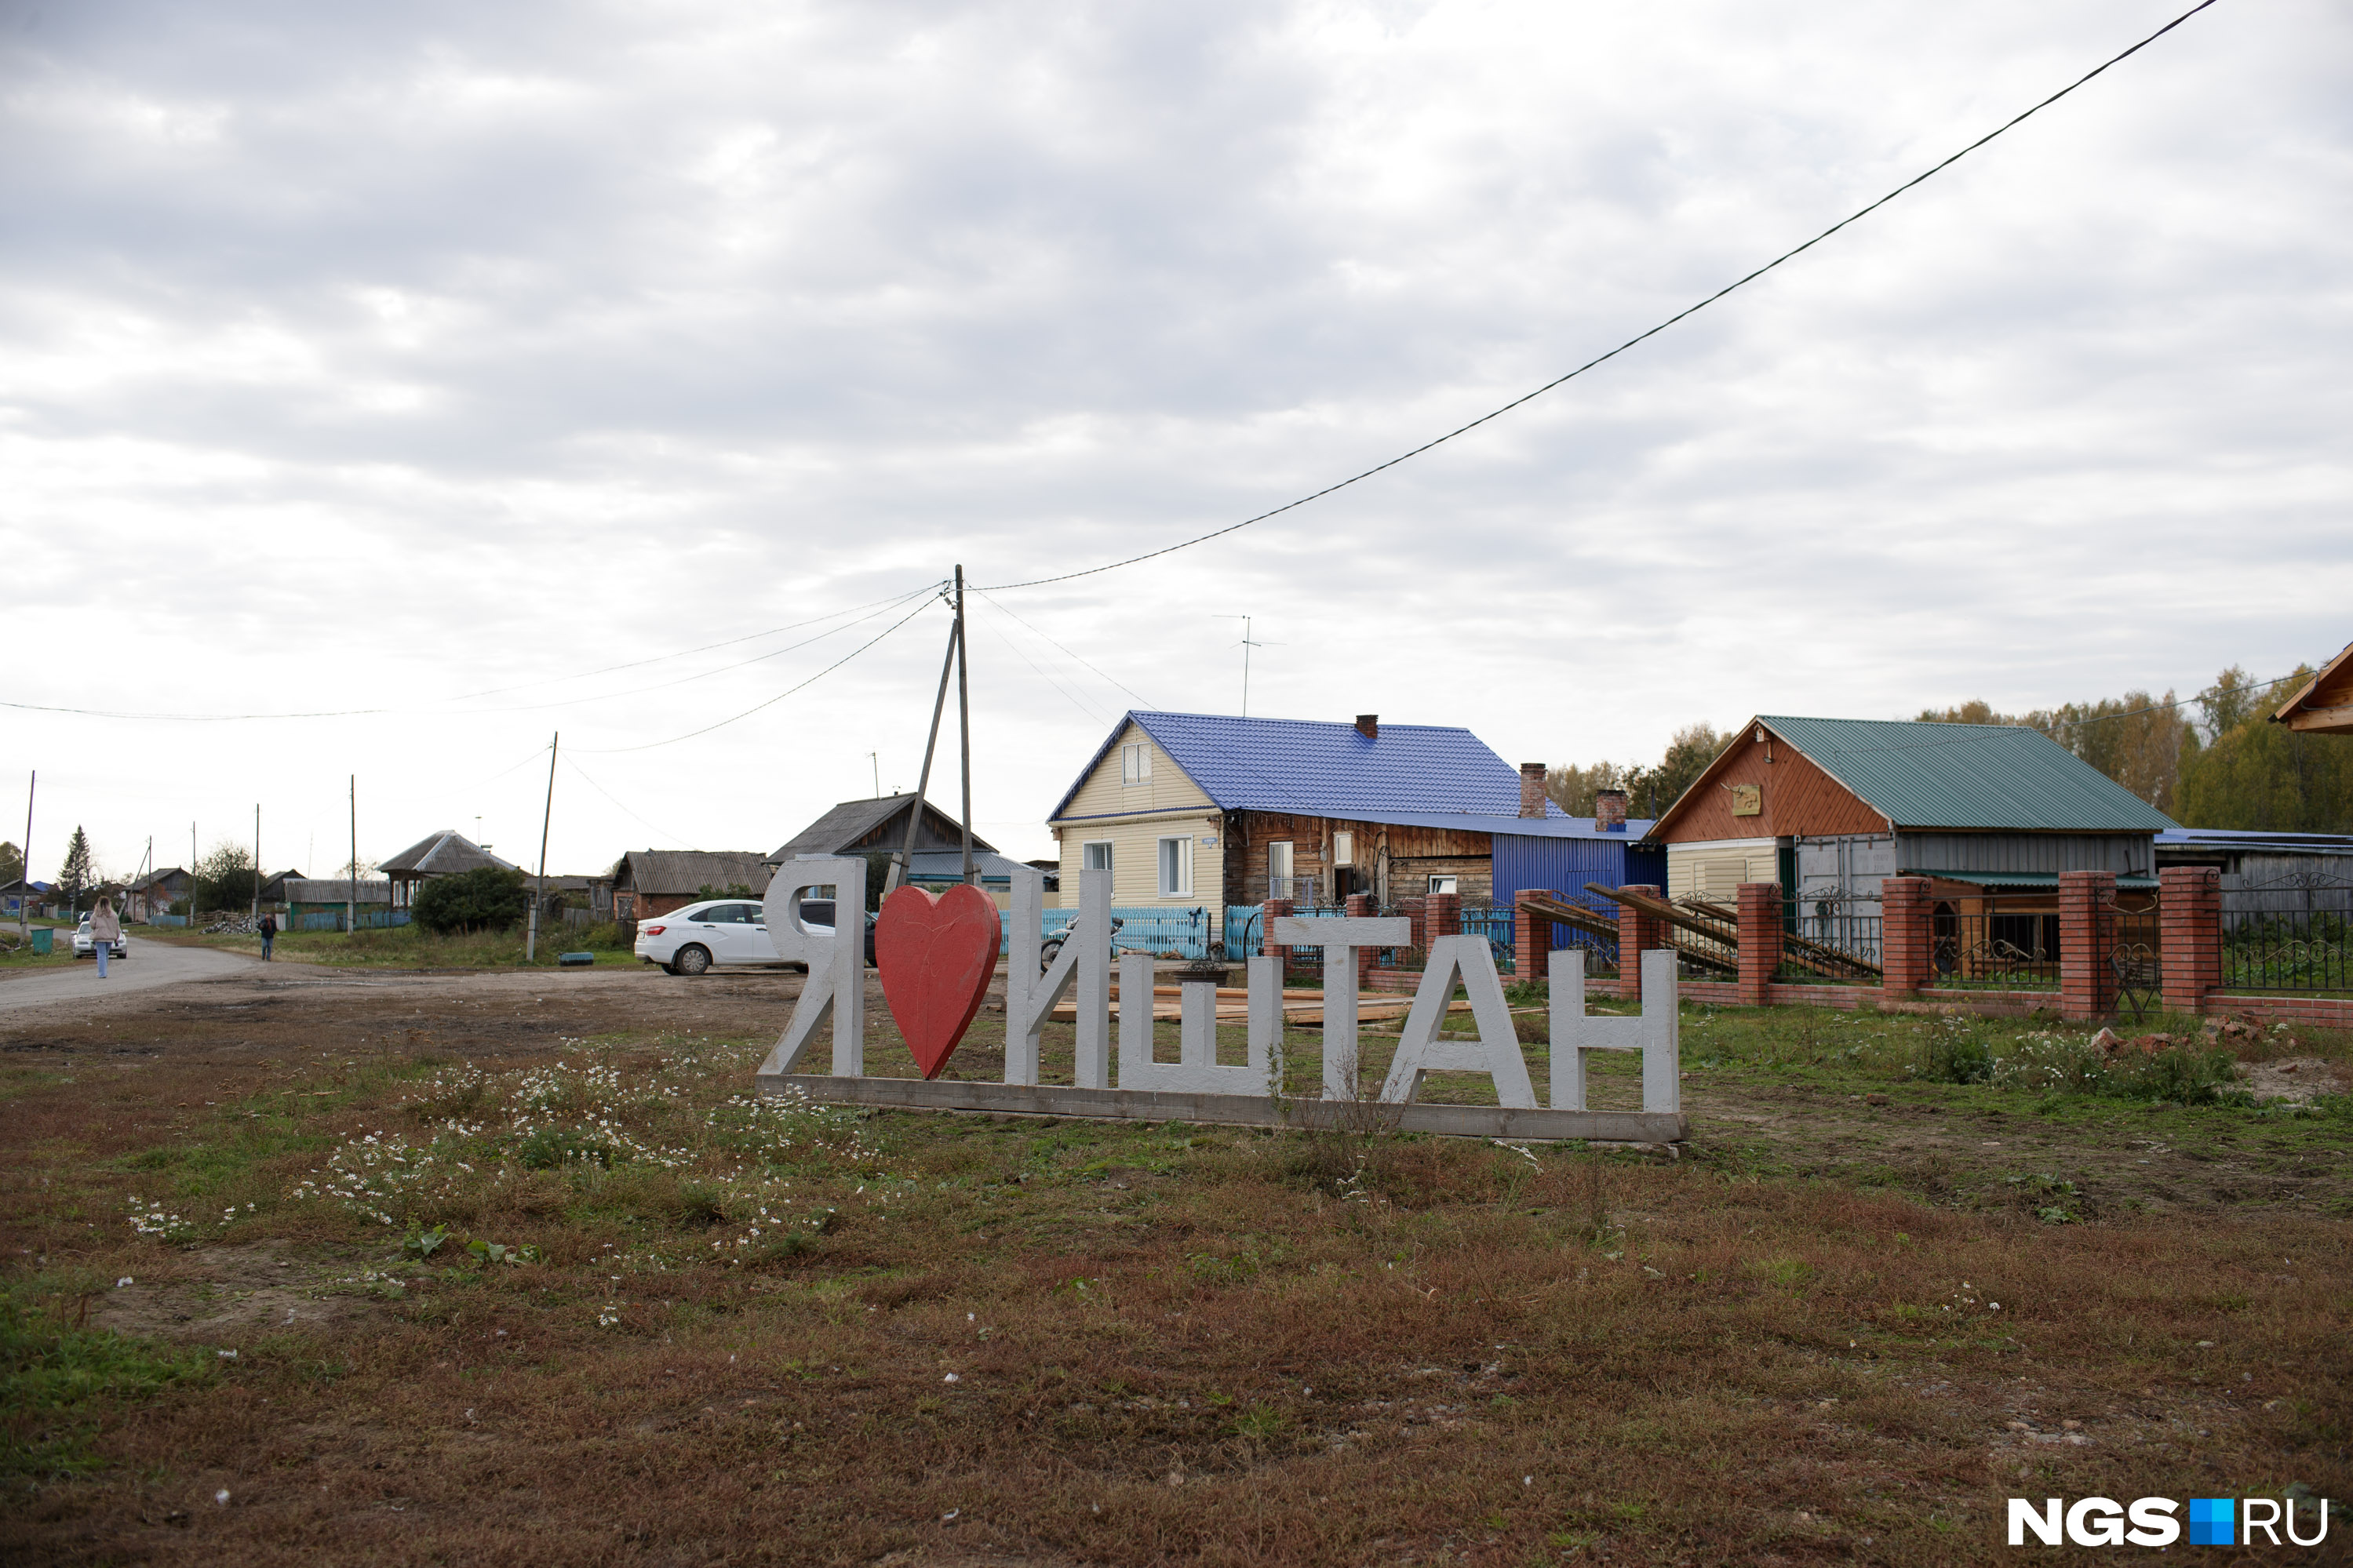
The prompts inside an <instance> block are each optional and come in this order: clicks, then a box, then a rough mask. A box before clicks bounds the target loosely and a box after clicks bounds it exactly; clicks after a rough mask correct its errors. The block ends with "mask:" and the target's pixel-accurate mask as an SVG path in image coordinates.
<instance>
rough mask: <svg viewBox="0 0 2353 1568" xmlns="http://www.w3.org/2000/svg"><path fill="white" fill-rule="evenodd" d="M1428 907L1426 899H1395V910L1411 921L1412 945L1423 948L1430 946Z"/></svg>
mask: <svg viewBox="0 0 2353 1568" xmlns="http://www.w3.org/2000/svg"><path fill="white" fill-rule="evenodd" d="M1429 908H1430V904H1429V900H1426V899H1399V900H1398V901H1397V912H1398V913H1399V914H1401V915H1403V916H1404V917H1405V918H1406V919H1408V920H1409V921H1412V922H1413V945H1414V946H1416V947H1419V948H1423V949H1425V950H1426V949H1427V948H1428V947H1429V946H1430V924H1429Z"/></svg>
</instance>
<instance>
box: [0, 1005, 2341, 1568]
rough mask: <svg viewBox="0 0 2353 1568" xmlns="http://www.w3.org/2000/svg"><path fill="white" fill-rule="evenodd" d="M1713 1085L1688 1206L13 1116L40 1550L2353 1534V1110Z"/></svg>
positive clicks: (1803, 1071) (2031, 1083) (1652, 1185)
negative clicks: (2014, 1518) (2051, 1504)
mask: <svg viewBox="0 0 2353 1568" xmlns="http://www.w3.org/2000/svg"><path fill="white" fill-rule="evenodd" d="M675 984H681V985H682V984H685V983H675ZM525 1000H526V1001H528V1000H529V999H528V998H525ZM479 1005H480V1004H469V1003H459V1004H455V1006H457V1007H464V1006H479ZM189 1027H191V1028H195V1027H197V1026H195V1025H191V1026H189ZM225 1027H226V1025H225ZM237 1027H244V1026H242V1025H238V1026H237ZM452 1027H453V1028H454V1026H452ZM992 1030H997V1031H998V1032H997V1033H996V1034H995V1035H994V1036H993V1035H992V1032H991V1031H992ZM118 1033H119V1031H118ZM887 1033H888V1031H887V1028H885V1029H881V1030H878V1034H881V1035H885V1036H887ZM1683 1037H1684V1051H1685V1058H1686V1067H1687V1069H1688V1076H1687V1079H1686V1083H1685V1089H1686V1093H1687V1096H1688V1097H1689V1103H1690V1105H1691V1107H1692V1109H1693V1111H1694V1118H1695V1121H1696V1123H1697V1127H1698V1131H1697V1135H1696V1137H1695V1141H1694V1143H1693V1144H1692V1145H1690V1146H1689V1147H1687V1148H1686V1149H1684V1150H1683V1151H1682V1152H1681V1153H1680V1155H1679V1156H1678V1157H1673V1158H1666V1157H1662V1156H1657V1155H1646V1154H1643V1153H1641V1152H1631V1151H1610V1150H1600V1149H1589V1148H1585V1147H1580V1146H1574V1145H1552V1146H1547V1145H1531V1146H1528V1147H1525V1148H1520V1147H1507V1146H1504V1145H1500V1144H1495V1143H1491V1142H1474V1141H1467V1140H1440V1139H1426V1138H1414V1137H1399V1136H1378V1135H1375V1136H1353V1137H1351V1136H1344V1135H1338V1134H1333V1135H1320V1136H1319V1135H1306V1134H1299V1133H1282V1134H1261V1133H1255V1132H1240V1131H1233V1130H1228V1129H1219V1128H1213V1127H1198V1126H1185V1125H1176V1124H1161V1125H1148V1126H1145V1125H1138V1126H1129V1125H1107V1124H1103V1123H1096V1122H1082V1121H1060V1122H1053V1121H1000V1120H990V1119H987V1118H967V1117H928V1118H927V1117H923V1116H918V1115H913V1114H896V1113H884V1114H875V1115H859V1114H854V1113H849V1112H845V1111H839V1110H825V1109H821V1108H816V1107H810V1106H805V1105H802V1106H795V1105H778V1104H776V1103H773V1102H771V1103H765V1104H764V1103H759V1102H756V1101H754V1100H753V1099H752V1098H751V1097H750V1096H749V1094H748V1090H749V1088H750V1073H751V1070H752V1068H753V1066H754V1064H755V1063H756V1061H757V1060H758V1058H759V1057H760V1055H761V1054H762V1053H763V1051H764V1049H765V1041H766V1037H765V1036H760V1037H746V1036H731V1035H725V1034H708V1035H681V1034H675V1033H664V1032H661V1031H659V1030H638V1031H635V1032H625V1033H619V1034H612V1035H606V1036H601V1037H591V1038H586V1039H581V1038H569V1039H565V1038H554V1037H549V1038H546V1039H544V1040H543V1042H541V1043H540V1045H539V1046H538V1047H535V1048H533V1047H522V1046H511V1047H508V1048H506V1049H504V1050H503V1052H502V1053H501V1055H499V1056H498V1057H497V1058H495V1059H483V1060H477V1061H475V1062H473V1063H472V1064H471V1065H470V1064H469V1061H468V1059H467V1058H465V1057H464V1056H462V1055H459V1053H457V1052H455V1051H449V1050H447V1049H438V1050H437V1053H436V1054H434V1055H417V1054H413V1053H398V1052H387V1051H385V1050H382V1049H370V1048H368V1047H363V1046H359V1045H357V1044H355V1043H354V1040H355V1037H354V1036H353V1033H352V1031H351V1029H350V1027H349V1026H346V1025H343V1024H334V1023H328V1022H322V1024H320V1025H319V1026H318V1028H317V1031H316V1033H315V1035H312V1036H305V1037H302V1041H301V1047H302V1048H301V1049H299V1050H294V1049H288V1050H284V1051H277V1052H275V1054H273V1055H272V1056H271V1057H269V1058H266V1059H254V1058H243V1057H230V1056H226V1055H224V1056H218V1057H215V1058H210V1059H206V1058H202V1057H201V1055H190V1056H187V1057H185V1058H182V1057H175V1056H174V1055H173V1054H172V1053H170V1052H168V1051H164V1052H158V1053H157V1054H154V1055H152V1056H143V1057H139V1058H136V1059H122V1058H119V1057H115V1056H106V1055H101V1054H95V1053H93V1054H90V1055H87V1056H76V1055H73V1054H71V1053H66V1054H61V1055H58V1056H57V1057H56V1058H54V1059H51V1060H49V1061H47V1062H46V1063H45V1064H43V1065H37V1066H24V1065H19V1066H15V1067H10V1068H0V1093H5V1097H6V1101H5V1102H6V1115H5V1119H0V1126H5V1134H0V1137H5V1144H0V1151H4V1152H0V1159H4V1160H5V1165H0V1179H4V1180H5V1191H6V1194H7V1197H8V1202H7V1204H6V1205H5V1217H4V1218H0V1226H5V1237H0V1240H5V1257H6V1258H8V1260H9V1261H8V1263H7V1265H6V1267H5V1270H0V1288H4V1289H5V1308H0V1342H5V1358H6V1359H5V1368H6V1370H5V1376H6V1379H7V1394H8V1397H7V1399H6V1400H5V1406H6V1411H7V1414H6V1416H5V1432H6V1445H7V1446H6V1450H5V1485H6V1486H7V1487H8V1488H10V1489H11V1492H12V1495H11V1497H10V1500H9V1503H8V1506H7V1508H6V1510H5V1513H4V1514H0V1549H5V1552H6V1554H7V1556H8V1558H9V1560H10V1561H12V1562H31V1561H72V1562H82V1561H91V1562H95V1561H110V1562H111V1561H127V1560H138V1561H148V1562H181V1561H186V1562H218V1561H226V1560H236V1561H239V1562H253V1563H276V1562H289V1563H291V1562H315V1561H321V1560H329V1559H332V1560H334V1561H338V1562H347V1563H348V1562H374V1561H382V1562H417V1561H448V1560H467V1561H473V1560H484V1561H497V1562H501V1563H604V1562H628V1563H721V1562H729V1563H733V1562H755V1561H757V1562H765V1561H774V1562H789V1563H808V1562H840V1563H872V1562H877V1561H884V1560H888V1561H893V1562H909V1563H914V1562H925V1563H1013V1562H1021V1563H1033V1562H1034V1563H1157V1562H1164V1561H1167V1560H1169V1559H1171V1558H1179V1557H1181V1558H1188V1559H1200V1560H1205V1561H1211V1562H1235V1563H1335V1562H1338V1563H1358V1562H1382V1563H1388V1562H1397V1563H1404V1562H1416V1563H1424V1562H1430V1563H1434V1562H1481V1563H1513V1564H1521V1563H1556V1562H1577V1561H1599V1560H1608V1561H1614V1562H1662V1563H1670V1562H1694V1563H1712V1562H1743V1563H1777V1562H1778V1563H1797V1562H1825V1563H1827V1562H1848V1561H1868V1562H1886V1563H1959V1562H1975V1561H1980V1560H1984V1559H1989V1558H1993V1557H1997V1556H2000V1555H2001V1554H2002V1552H2003V1550H2004V1549H2003V1548H2002V1546H2001V1539H2002V1537H2001V1519H2002V1500H2003V1499H2004V1498H2006V1497H2008V1496H2010V1495H2021V1496H2031V1497H2033V1498H2037V1499H2040V1498H2042V1497H2043V1496H2046V1495H2063V1496H2067V1497H2071V1498H2072V1497H2075V1496H2082V1495H2089V1494H2094V1493H2097V1494H2101V1495H2105V1496H2110V1497H2120V1498H2127V1499H2129V1498H2133V1497H2137V1496H2141V1495H2144V1494H2148V1493H2157V1494H2161V1495H2166V1496H2171V1497H2177V1498H2181V1497H2189V1496H2192V1495H2232V1496H2245V1495H2251V1494H2255V1493H2269V1494H2271V1495H2277V1494H2278V1493H2280V1492H2281V1491H2283V1490H2284V1489H2287V1488H2289V1487H2290V1486H2301V1487H2307V1488H2309V1489H2311V1490H2312V1491H2313V1492H2314V1493H2316V1495H2320V1496H2333V1497H2337V1498H2340V1499H2341V1498H2345V1497H2347V1496H2348V1494H2353V1485H2348V1483H2353V1466H2348V1417H2349V1416H2353V1401H2348V1393H2347V1386H2346V1383H2345V1378H2344V1373H2345V1372H2346V1370H2347V1364H2346V1363H2347V1356H2346V1349H2345V1347H2346V1345H2347V1344H2348V1342H2353V1340H2348V1329H2353V1323H2348V1315H2353V1249H2348V1246H2347V1241H2348V1230H2347V1218H2348V1214H2353V1173H2348V1169H2347V1165H2346V1161H2345V1156H2346V1153H2347V1152H2348V1146H2353V1114H2348V1101H2347V1100H2346V1099H2345V1098H2344V1097H2343V1096H2342V1095H2341V1094H2328V1093H2323V1094H2321V1095H2319V1096H2317V1097H2315V1098H2313V1099H2312V1100H2310V1101H2309V1102H2308V1103H2304V1104H2289V1103H2284V1102H2279V1101H2272V1102H2266V1103H2256V1102H2254V1101H2253V1100H2251V1099H2250V1098H2249V1097H2248V1094H2247V1088H2248V1085H2249V1083H2250V1082H2251V1080H2250V1079H2247V1078H2246V1077H2244V1076H2242V1074H2241V1073H2239V1072H2236V1071H2232V1070H2230V1069H2231V1068H2232V1065H2233V1064H2232V1061H2231V1060H2224V1061H2221V1062H2220V1063H2218V1062H2217V1060H2216V1059H2215V1058H2214V1057H2213V1056H2212V1055H2211V1053H2210V1052H2209V1051H2208V1048H2207V1047H2205V1046H2204V1045H2203V1044H2202V1042H2197V1041H2195V1040H2193V1043H2192V1045H2191V1047H2189V1049H2188V1050H2186V1051H2184V1052H2180V1053H2175V1054H2176V1055H2178V1056H2179V1057H2180V1058H2181V1059H2179V1060H2173V1061H2170V1062H2168V1063H2167V1064H2166V1065H2163V1066H2161V1067H2159V1066H2152V1065H2150V1064H2148V1063H2142V1064H2140V1065H2138V1066H2134V1067H2130V1068H2121V1069H2119V1068H2114V1067H2113V1065H2112V1064H2108V1063H2107V1058H2102V1057H2099V1056H2098V1054H2097V1053H2091V1054H2090V1055H2087V1054H2086V1053H2085V1051H2084V1044H2083V1036H2082V1032H2081V1031H2080V1030H2079V1031H2074V1032H2072V1033H2070V1032H2066V1031H2061V1030H2057V1029H2054V1028H2052V1027H2049V1026H2039V1025H2035V1024H2031V1023H2011V1024H2004V1025H1989V1024H1982V1023H1976V1022H1968V1021H1964V1022H1960V1023H1953V1022H1950V1021H1947V1020H1941V1019H1933V1018H1917V1017H1903V1016H1879V1015H1873V1014H1862V1015H1855V1014H1837V1013H1828V1012H1816V1011H1812V1010H1807V1009H1782V1010H1776V1011H1773V1012H1769V1013H1756V1012H1742V1011H1733V1010H1725V1011H1714V1010H1705V1009H1692V1010H1689V1011H1688V1012H1687V1014H1686V1017H1685V1024H1684V1036H1683ZM108 1038H110V1039H112V1038H115V1036H109V1037H108ZM486 1038H487V1037H486ZM1049 1045H1050V1048H1053V1047H1059V1048H1060V1051H1061V1053H1062V1060H1063V1061H1064V1063H1065V1064H1067V1058H1068V1048H1069V1047H1068V1037H1067V1033H1066V1032H1065V1033H1063V1034H1062V1035H1061V1036H1060V1038H1057V1037H1055V1036H1054V1034H1053V1033H1051V1032H1050V1036H1049ZM1293 1045H1294V1047H1295V1048H1296V1053H1297V1055H1296V1059H1295V1060H1294V1062H1293V1070H1294V1072H1296V1073H1298V1074H1299V1075H1300V1076H1302V1077H1304V1078H1307V1079H1313V1077H1314V1068H1313V1062H1314V1037H1313V1036H1312V1035H1310V1036H1307V1037H1305V1038H1304V1039H1303V1038H1301V1037H1299V1036H1298V1035H1296V1034H1294V1036H1293ZM1001 1047H1002V1040H1001V1026H996V1025H991V1024H990V1023H989V1022H987V1020H986V1019H984V1021H983V1022H982V1023H981V1024H979V1025H977V1026H976V1029H975V1033H974V1037H973V1038H972V1039H971V1040H970V1041H969V1042H968V1043H967V1045H966V1047H965V1050H964V1051H963V1052H961V1053H960V1054H959V1056H958V1057H957V1058H956V1059H955V1068H956V1070H957V1071H959V1072H960V1073H962V1074H964V1075H965V1076H989V1075H991V1073H992V1072H993V1069H994V1066H995V1064H996V1063H997V1062H998V1061H1000V1060H1001ZM273 1049H274V1048H273ZM894 1053H895V1054H894ZM2160 1054H2161V1055H2162V1054H2164V1053H2160ZM2229 1054H2230V1057H2231V1058H2235V1061H2236V1065H2237V1066H2239V1067H2242V1068H2245V1067H2252V1068H2262V1069H2263V1070H2264V1071H2268V1072H2272V1073H2274V1075H2276V1069H2277V1068H2278V1066H2279V1064H2280V1063H2281V1062H2283V1061H2287V1060H2293V1061H2295V1062H2296V1063H2297V1064H2298V1066H2299V1070H2301V1071H2302V1072H2303V1073H2304V1074H2305V1075H2306V1077H2305V1081H2307V1082H2309V1081H2312V1079H2314V1078H2315V1076H2316V1075H2317V1076H2318V1077H2319V1078H2320V1079H2321V1081H2322V1082H2323V1083H2324V1084H2326V1083H2327V1082H2329V1081H2331V1080H2330V1075H2331V1074H2333V1073H2337V1072H2341V1071H2342V1070H2344V1069H2345V1068H2346V1067H2347V1066H2348V1042H2347V1041H2346V1039H2345V1038H2344V1037H2342V1036H2337V1035H2326V1034H2316V1033H2313V1032H2310V1031H2305V1032H2302V1033H2300V1034H2299V1033H2292V1032H2288V1031H2264V1032H2263V1033H2262V1034H2260V1035H2257V1036H2253V1037H2247V1038H2242V1039H2238V1040H2235V1041H2233V1042H2232V1043H2231V1045H2230V1053H2229ZM1380 1056H1381V1047H1379V1046H1378V1045H1377V1043H1375V1045H1374V1048H1373V1049H1372V1050H1371V1051H1369V1052H1368V1057H1369V1058H1371V1059H1369V1060H1368V1062H1367V1070H1368V1072H1374V1071H1377V1070H1378V1068H1379V1066H1380V1060H1379V1058H1380ZM11 1059H14V1060H19V1061H21V1060H22V1059H23V1058H21V1057H16V1058H11ZM870 1060H871V1063H872V1067H871V1070H876V1071H883V1072H889V1071H894V1070H908V1069H906V1068H905V1067H904V1065H903V1047H895V1046H893V1045H892V1044H891V1043H890V1042H889V1041H888V1040H887V1039H885V1040H882V1041H881V1042H879V1043H878V1044H877V1045H875V1046H873V1047H870ZM894 1061H896V1062H899V1063H901V1064H902V1065H901V1066H897V1067H894V1066H893V1065H892V1063H893V1062H894ZM1537 1066H1538V1070H1539V1074H1541V1063H1540V1062H1539V1063H1538V1064H1537ZM2218 1068H2219V1069H2220V1070H2218ZM1603 1070H1604V1071H1605V1073H1607V1074H1608V1075H1609V1076H1608V1080H1607V1082H1606V1083H1605V1084H1604V1086H1603V1089H1602V1091H1601V1093H1600V1095H1599V1097H1598V1098H1600V1099H1602V1100H1604V1101H1605V1102H1606V1101H1609V1100H1616V1101H1618V1102H1620V1103H1630V1102H1631V1100H1632V1098H1633V1091H1634V1082H1633V1079H1632V1077H1631V1071H1632V1064H1631V1063H1619V1064H1610V1063H1605V1064H1604V1066H1603ZM1475 1081H1476V1080H1470V1079H1461V1080H1457V1081H1456V1082H1455V1083H1454V1084H1453V1085H1451V1086H1450V1087H1451V1089H1452V1090H1453V1092H1454V1093H1455V1094H1456V1095H1459V1096H1461V1097H1462V1098H1474V1097H1475V1091H1474V1090H1473V1089H1472V1088H1471V1087H1470V1086H1472V1085H1473V1084H1474V1083H1475ZM2336 1081H2342V1080H2341V1079H2337V1080H2336ZM2348 1523H2353V1521H2345V1520H2339V1521H2337V1529H2338V1531H2342V1530H2344V1529H2346V1528H2347V1526H2348ZM894 1553H897V1554H901V1555H897V1556H893V1555H892V1554H894Z"/></svg>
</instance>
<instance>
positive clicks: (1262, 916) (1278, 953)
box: [1258, 899, 1292, 973]
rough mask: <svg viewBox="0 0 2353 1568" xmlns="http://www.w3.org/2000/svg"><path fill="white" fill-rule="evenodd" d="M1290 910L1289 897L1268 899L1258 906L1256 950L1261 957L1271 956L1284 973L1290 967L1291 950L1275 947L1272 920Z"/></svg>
mask: <svg viewBox="0 0 2353 1568" xmlns="http://www.w3.org/2000/svg"><path fill="white" fill-rule="evenodd" d="M1291 910H1292V904H1291V900H1289V899H1269V900H1267V901H1266V902H1265V903H1263V904H1261V906H1259V917H1258V951H1259V952H1260V954H1261V956H1262V957H1266V958H1271V959H1274V960H1276V961H1278V962H1279V963H1282V967H1283V969H1284V971H1285V972H1286V973H1288V972H1289V970H1290V968H1291V950H1290V949H1289V948H1287V947H1277V946H1276V945H1275V942H1274V922H1275V920H1276V918H1277V917H1278V916H1282V915H1287V914H1289V913H1291Z"/></svg>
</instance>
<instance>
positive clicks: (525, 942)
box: [522, 730, 866, 963]
mask: <svg viewBox="0 0 2353 1568" xmlns="http://www.w3.org/2000/svg"><path fill="white" fill-rule="evenodd" d="M563 743H564V731H561V730H558V731H555V732H554V734H553V735H552V736H550V738H549V740H548V742H547V809H546V810H545V811H544V812H543V813H542V814H541V816H540V819H539V880H538V882H537V883H536V884H535V885H534V886H533V889H532V890H531V924H530V925H529V926H527V927H525V928H524V930H523V938H522V961H523V962H524V963H531V962H532V960H533V957H534V956H535V955H536V954H537V953H538V952H539V906H540V905H541V904H543V903H544V902H546V900H547V825H548V824H549V823H550V822H553V821H554V819H555V749H556V748H557V747H558V746H560V745H562V744H563ZM865 893H866V890H865V889H863V888H861V889H859V907H860V909H863V908H864V907H865V903H866V898H865ZM840 907H841V900H840V897H839V892H837V894H836V896H835V899H834V908H835V909H836V910H839V909H840ZM837 918H838V917H837Z"/></svg>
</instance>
